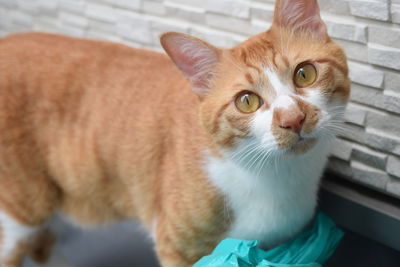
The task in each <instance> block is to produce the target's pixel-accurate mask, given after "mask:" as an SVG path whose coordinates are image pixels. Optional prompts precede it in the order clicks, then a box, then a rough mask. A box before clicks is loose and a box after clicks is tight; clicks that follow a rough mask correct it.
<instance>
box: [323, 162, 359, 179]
mask: <svg viewBox="0 0 400 267" xmlns="http://www.w3.org/2000/svg"><path fill="white" fill-rule="evenodd" d="M327 169H328V170H329V171H331V172H334V173H336V174H338V175H340V176H343V177H346V178H351V177H352V176H353V170H352V169H351V167H350V163H349V162H347V161H344V160H340V159H337V158H330V159H329V161H328V165H327Z"/></svg>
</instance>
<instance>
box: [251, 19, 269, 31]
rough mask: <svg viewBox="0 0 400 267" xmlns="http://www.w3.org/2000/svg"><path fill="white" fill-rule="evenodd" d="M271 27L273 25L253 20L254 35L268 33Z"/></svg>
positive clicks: (252, 29)
mask: <svg viewBox="0 0 400 267" xmlns="http://www.w3.org/2000/svg"><path fill="white" fill-rule="evenodd" d="M270 27H271V23H268V22H265V21H261V20H251V31H252V34H258V33H261V32H265V31H267V30H268V29H269V28H270Z"/></svg>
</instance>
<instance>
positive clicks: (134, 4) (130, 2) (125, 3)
mask: <svg viewBox="0 0 400 267" xmlns="http://www.w3.org/2000/svg"><path fill="white" fill-rule="evenodd" d="M108 1H109V2H110V3H111V4H113V5H114V6H116V7H120V8H124V9H125V10H139V9H140V8H141V6H142V1H141V0H108Z"/></svg>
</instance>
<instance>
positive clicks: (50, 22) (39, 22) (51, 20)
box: [33, 16, 60, 33]
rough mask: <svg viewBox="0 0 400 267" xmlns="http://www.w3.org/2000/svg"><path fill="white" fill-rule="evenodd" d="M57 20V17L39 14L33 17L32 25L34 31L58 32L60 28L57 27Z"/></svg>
mask: <svg viewBox="0 0 400 267" xmlns="http://www.w3.org/2000/svg"><path fill="white" fill-rule="evenodd" d="M58 24H59V22H58V21H57V18H55V17H50V16H40V17H39V18H37V19H35V24H34V25H33V30H34V31H44V32H52V33H58V32H59V31H60V30H59V28H58V26H57V25H58Z"/></svg>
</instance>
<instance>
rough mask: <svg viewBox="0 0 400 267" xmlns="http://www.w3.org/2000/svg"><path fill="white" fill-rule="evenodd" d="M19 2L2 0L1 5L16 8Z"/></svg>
mask: <svg viewBox="0 0 400 267" xmlns="http://www.w3.org/2000/svg"><path fill="white" fill-rule="evenodd" d="M17 3H18V2H17V1H15V0H0V5H1V6H3V7H7V8H15V7H17Z"/></svg>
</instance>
